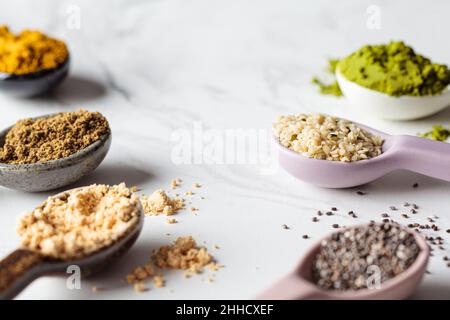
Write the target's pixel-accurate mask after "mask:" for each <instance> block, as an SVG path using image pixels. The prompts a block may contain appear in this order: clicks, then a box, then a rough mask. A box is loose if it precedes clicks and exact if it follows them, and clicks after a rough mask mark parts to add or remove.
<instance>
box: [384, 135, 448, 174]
mask: <svg viewBox="0 0 450 320" xmlns="http://www.w3.org/2000/svg"><path fill="white" fill-rule="evenodd" d="M394 139H395V143H394V144H393V146H392V150H390V151H392V155H393V157H394V158H395V159H396V160H397V161H396V162H397V163H398V166H399V169H406V170H410V171H414V172H417V173H421V174H424V175H427V176H431V177H433V178H437V179H441V180H446V181H450V144H448V143H443V142H439V141H433V140H429V139H423V138H418V137H414V136H396V137H395V138H394Z"/></svg>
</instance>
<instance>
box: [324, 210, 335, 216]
mask: <svg viewBox="0 0 450 320" xmlns="http://www.w3.org/2000/svg"><path fill="white" fill-rule="evenodd" d="M325 214H326V215H327V216H332V215H334V214H333V212H331V211H327V212H326V213H325Z"/></svg>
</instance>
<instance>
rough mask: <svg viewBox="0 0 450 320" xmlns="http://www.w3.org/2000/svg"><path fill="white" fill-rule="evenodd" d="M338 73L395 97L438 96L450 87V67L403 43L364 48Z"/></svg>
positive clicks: (340, 65)
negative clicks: (434, 61)
mask: <svg viewBox="0 0 450 320" xmlns="http://www.w3.org/2000/svg"><path fill="white" fill-rule="evenodd" d="M338 69H339V72H340V73H342V74H343V75H344V76H345V77H346V78H347V79H348V80H350V81H353V82H356V83H357V84H359V85H361V86H363V87H366V88H369V89H372V90H376V91H380V92H383V93H386V94H388V95H391V96H403V95H407V96H425V95H434V94H438V93H441V92H442V91H443V90H444V89H445V88H447V86H448V84H449V83H450V70H449V69H448V67H447V66H446V65H442V64H436V63H433V62H431V61H430V59H428V58H425V57H423V56H421V55H419V54H417V53H416V52H414V49H413V48H411V47H409V46H407V45H406V44H404V43H403V42H390V43H389V44H387V45H367V46H364V47H362V48H361V49H359V50H357V51H356V52H354V53H352V54H351V55H349V56H348V57H346V58H344V59H342V60H340V61H339V63H338ZM361 107H364V106H361Z"/></svg>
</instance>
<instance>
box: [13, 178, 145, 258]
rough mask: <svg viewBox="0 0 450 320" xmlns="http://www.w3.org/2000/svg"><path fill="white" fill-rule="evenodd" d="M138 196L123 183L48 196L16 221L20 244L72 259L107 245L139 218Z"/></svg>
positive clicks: (27, 247) (123, 233)
mask: <svg viewBox="0 0 450 320" xmlns="http://www.w3.org/2000/svg"><path fill="white" fill-rule="evenodd" d="M138 203H139V198H138V197H137V196H136V195H135V194H134V193H132V192H131V191H130V190H129V189H128V188H127V187H126V186H125V184H124V183H121V184H119V185H115V186H107V185H95V184H94V185H91V186H88V187H83V188H79V189H75V190H73V191H70V192H68V193H67V194H66V195H64V196H63V197H49V198H48V199H47V200H46V201H45V202H44V203H42V204H41V205H40V206H38V207H37V208H36V209H34V210H33V211H32V212H30V213H27V214H26V215H25V216H23V217H22V218H21V219H20V221H19V226H18V228H17V232H18V234H19V235H20V237H21V240H22V241H21V243H22V246H23V247H24V248H26V249H29V250H32V251H35V252H38V253H40V254H42V255H44V256H47V257H50V258H55V259H62V260H72V259H76V258H81V257H84V256H87V255H90V254H92V253H94V252H96V251H98V250H100V249H102V248H104V247H107V246H109V245H111V244H112V243H114V242H115V241H117V240H118V239H120V238H121V237H123V236H124V235H126V234H127V232H128V231H129V230H131V229H132V227H134V226H135V225H136V224H137V223H138V221H139V210H138Z"/></svg>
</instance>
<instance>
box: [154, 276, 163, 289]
mask: <svg viewBox="0 0 450 320" xmlns="http://www.w3.org/2000/svg"><path fill="white" fill-rule="evenodd" d="M153 283H154V285H155V287H157V288H162V287H164V285H165V283H166V280H165V279H164V276H163V275H157V276H154V277H153Z"/></svg>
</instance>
